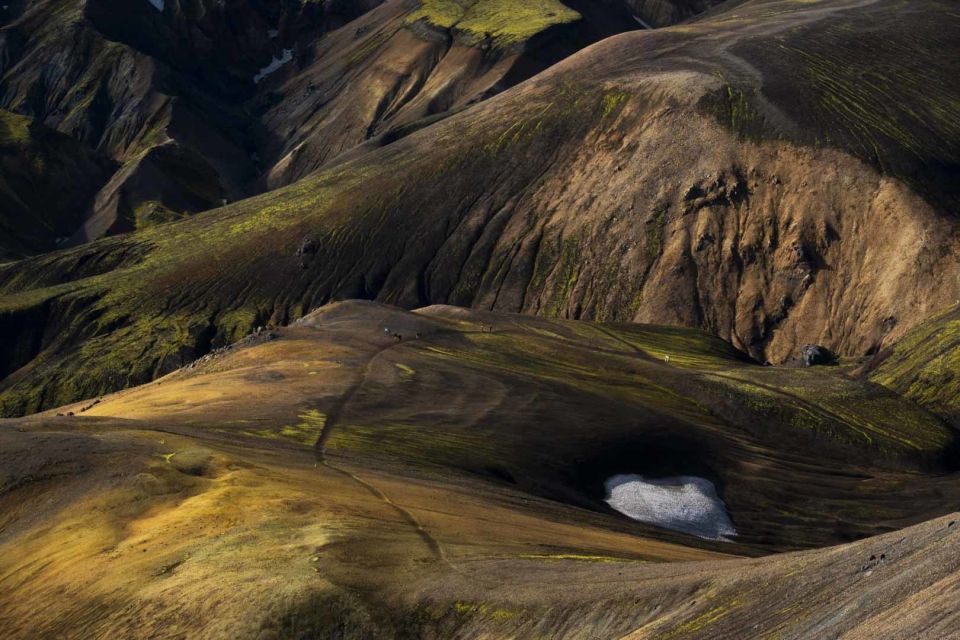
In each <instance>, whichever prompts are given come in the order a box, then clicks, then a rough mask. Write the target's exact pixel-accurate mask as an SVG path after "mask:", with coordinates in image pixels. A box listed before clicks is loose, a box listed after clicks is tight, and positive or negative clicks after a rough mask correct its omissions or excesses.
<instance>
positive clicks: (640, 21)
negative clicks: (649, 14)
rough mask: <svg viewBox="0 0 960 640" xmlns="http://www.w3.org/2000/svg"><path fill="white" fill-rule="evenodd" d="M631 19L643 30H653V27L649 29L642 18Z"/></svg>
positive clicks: (634, 17)
mask: <svg viewBox="0 0 960 640" xmlns="http://www.w3.org/2000/svg"><path fill="white" fill-rule="evenodd" d="M633 19H634V20H636V21H637V24H639V25H640V26H641V27H643V28H644V29H653V27H651V26H650V25H649V24H648V23H647V22H646V21H645V20H644V19H643V18H641V17H640V16H633Z"/></svg>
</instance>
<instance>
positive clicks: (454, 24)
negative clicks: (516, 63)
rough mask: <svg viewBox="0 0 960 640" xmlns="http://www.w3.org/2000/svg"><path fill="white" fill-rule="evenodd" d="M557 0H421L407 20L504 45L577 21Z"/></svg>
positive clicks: (575, 14)
mask: <svg viewBox="0 0 960 640" xmlns="http://www.w3.org/2000/svg"><path fill="white" fill-rule="evenodd" d="M580 18H581V16H580V14H579V13H577V12H576V11H574V10H572V9H570V8H569V7H567V6H566V5H564V4H563V3H561V2H558V1H557V0H527V1H524V0H421V5H420V8H419V9H417V10H416V11H414V12H413V13H412V14H410V16H409V17H408V19H407V21H408V23H413V22H416V21H418V20H423V21H425V22H427V23H428V24H430V25H432V26H434V27H437V28H440V29H451V30H454V31H455V32H456V33H457V34H458V36H460V37H462V38H464V39H466V40H467V41H468V42H470V43H482V42H488V41H489V42H490V43H491V44H492V45H493V46H495V47H500V48H505V47H511V46H514V45H518V44H520V43H523V42H524V41H526V40H529V39H530V38H532V37H533V36H535V35H537V34H538V33H541V32H543V31H545V30H546V29H549V28H550V27H553V26H556V25H561V24H568V23H572V22H576V21H577V20H580Z"/></svg>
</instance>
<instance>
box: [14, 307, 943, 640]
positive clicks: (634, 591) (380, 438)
mask: <svg viewBox="0 0 960 640" xmlns="http://www.w3.org/2000/svg"><path fill="white" fill-rule="evenodd" d="M384 325H386V326H389V327H390V328H391V330H392V331H394V332H401V333H402V334H403V335H404V336H405V339H404V340H403V341H402V342H400V343H397V342H395V341H394V340H393V338H392V337H391V336H390V335H389V334H384V332H383V330H382V326H384ZM491 328H492V332H491V331H490V329H491ZM417 332H420V337H419V339H416V338H413V337H412V336H416V333H417ZM277 336H278V337H277V338H276V339H273V340H268V339H265V338H264V337H263V336H261V337H260V338H257V339H254V340H251V341H247V342H245V343H244V344H243V345H240V346H237V347H235V348H234V349H232V350H230V351H229V352H227V353H225V354H221V355H219V356H218V357H215V358H211V359H208V360H206V361H205V362H203V363H201V364H199V365H198V366H196V367H195V368H193V369H190V370H186V371H183V372H180V373H178V374H176V375H173V376H169V377H166V378H164V379H163V380H160V381H157V382H154V383H152V384H150V385H146V386H144V387H140V388H137V389H131V390H127V391H124V392H121V393H118V394H114V395H111V396H107V397H105V398H103V399H102V400H101V401H100V402H99V403H91V402H86V403H83V404H78V405H75V406H73V407H65V408H63V409H61V410H60V412H61V413H63V412H65V411H67V410H70V411H73V412H74V413H75V414H76V415H71V416H55V415H53V413H52V412H51V413H49V414H46V415H39V416H32V417H30V418H25V419H19V420H15V421H3V422H0V469H2V470H3V474H2V475H0V529H2V532H3V533H2V535H0V628H3V629H4V631H5V632H6V634H7V636H8V637H11V638H31V637H36V636H38V635H40V636H58V635H81V636H98V635H103V636H111V637H114V636H115V637H130V638H139V637H153V636H155V635H169V634H183V635H203V634H204V633H207V634H215V635H226V636H230V637H237V638H244V637H262V636H263V635H270V636H272V637H277V638H298V637H305V636H306V637H326V636H329V635H332V634H336V635H337V636H338V637H344V638H369V637H398V638H420V637H443V638H479V637H517V638H542V637H544V636H547V637H551V638H582V637H585V636H590V635H594V636H596V635H601V636H603V637H607V636H613V637H635V638H697V637H704V636H711V637H712V636H715V637H739V636H740V635H742V633H743V630H744V629H750V630H751V633H755V634H757V635H758V636H761V637H762V636H763V635H773V636H779V637H783V638H809V637H821V636H824V635H827V636H831V637H832V636H842V635H843V634H844V633H845V632H853V631H857V632H861V633H862V632H864V630H868V631H869V632H870V634H871V636H870V637H874V638H888V637H889V638H895V637H902V636H903V634H904V633H905V632H907V635H910V636H911V637H912V636H915V635H916V636H919V635H920V633H919V632H920V631H926V632H928V633H930V634H933V635H935V636H937V637H946V636H947V635H949V630H950V629H952V628H954V626H955V624H956V621H955V615H945V614H944V612H945V611H946V612H950V611H953V608H952V607H951V606H950V603H951V600H950V599H951V598H952V596H953V593H954V591H953V589H954V588H955V587H954V585H955V584H956V580H957V578H956V576H957V575H958V574H957V568H958V563H960V555H958V554H957V553H956V549H957V544H958V542H957V540H958V538H957V534H956V530H955V524H956V523H955V522H954V524H953V525H951V524H950V520H951V519H946V518H945V519H943V520H939V521H933V522H929V523H926V524H924V525H921V526H919V527H915V528H911V529H907V530H904V531H898V532H896V533H891V534H889V535H887V536H881V537H876V538H870V539H868V540H863V541H861V542H859V543H856V544H853V545H844V546H839V547H834V548H832V549H830V550H815V551H807V552H802V553H791V554H785V555H774V556H767V557H763V558H752V559H748V558H730V557H729V556H726V557H725V556H723V555H721V553H723V552H726V553H731V552H732V553H746V554H749V555H754V554H756V553H757V552H758V551H769V550H771V549H776V548H781V547H783V546H793V545H802V546H806V545H810V544H822V543H825V542H836V541H840V540H842V539H844V537H845V536H852V537H859V536H861V535H863V533H865V532H868V531H869V532H876V531H880V530H884V529H886V528H888V527H891V526H900V525H904V524H907V523H909V522H912V521H914V520H915V519H917V518H920V517H924V516H927V515H930V514H931V513H934V512H938V511H940V510H942V509H943V508H944V507H943V505H944V502H945V500H946V501H950V500H951V499H952V498H953V497H954V496H955V495H956V482H955V476H947V477H940V478H938V477H935V476H931V475H928V474H927V473H925V472H923V471H922V470H921V469H920V468H918V467H917V466H916V464H915V463H914V462H911V461H910V458H911V456H912V455H913V454H914V452H915V450H914V448H913V445H909V444H907V443H906V442H905V438H904V437H903V436H907V437H908V438H909V439H910V440H912V441H915V442H916V443H917V444H920V443H926V444H922V445H920V446H926V447H932V449H931V451H932V450H933V449H935V448H936V447H938V446H939V444H938V443H942V441H943V436H944V433H945V432H944V430H943V428H942V425H940V423H938V422H937V421H936V420H935V419H933V418H931V417H930V416H929V415H928V414H924V413H923V412H922V411H919V410H917V409H916V408H915V407H911V406H910V405H909V404H908V403H905V402H904V401H902V400H897V399H896V398H895V397H894V396H892V395H891V394H889V393H885V392H883V391H882V390H880V389H878V388H877V387H875V386H873V385H870V384H869V383H865V382H862V381H861V382H856V381H851V380H847V379H845V378H843V377H842V376H841V375H840V374H838V373H836V372H835V371H834V370H821V371H819V372H818V373H819V375H818V379H820V380H821V381H823V383H822V385H821V386H819V387H816V388H814V389H811V390H810V392H809V393H806V394H801V393H798V388H809V384H810V382H809V380H806V379H805V377H806V376H807V374H808V373H809V372H806V371H789V370H784V371H777V370H771V369H769V368H765V367H760V366H758V365H756V364H752V363H750V362H749V361H747V360H745V359H744V358H743V357H742V355H740V354H739V353H737V352H736V351H735V350H733V349H731V348H730V347H729V346H728V345H727V344H726V343H724V342H722V341H719V340H717V339H716V338H713V337H711V336H708V335H706V334H704V333H702V332H698V331H692V330H684V329H675V328H663V327H653V326H621V325H611V324H592V323H583V322H569V321H556V320H545V319H536V318H529V317H522V316H513V315H505V314H487V313H479V312H471V311H466V310H462V309H453V308H449V307H446V308H437V307H433V308H429V309H425V310H422V311H421V312H420V313H416V314H411V313H407V312H403V311H400V310H397V309H392V308H389V307H385V306H382V305H374V304H370V303H345V304H341V305H335V306H331V307H327V308H324V309H322V310H320V311H319V312H318V313H316V314H311V316H310V317H309V318H307V319H306V321H305V322H304V323H302V324H301V325H298V326H293V327H288V328H284V329H281V330H279V331H278V332H277ZM663 355H670V356H671V359H670V363H666V362H665V361H664V360H663ZM743 379H749V380H751V381H752V383H754V384H756V385H760V384H763V385H765V392H764V393H765V394H769V395H770V396H772V397H775V398H776V399H777V404H778V405H779V406H782V407H784V410H786V411H796V410H802V411H804V412H807V413H809V414H811V415H816V416H819V417H820V418H821V419H822V420H824V421H825V422H831V423H832V424H833V429H832V430H827V431H819V432H817V433H813V432H811V431H810V429H809V425H808V424H806V423H804V424H801V423H795V422H792V421H789V420H781V419H778V417H777V416H769V415H764V414H763V411H762V410H761V409H758V408H756V407H751V405H752V404H753V403H754V401H755V399H756V396H757V391H756V390H754V389H745V388H744V387H743V386H742V385H740V384H739V383H736V384H734V382H735V381H737V380H743ZM830 386H832V387H835V388H836V389H838V390H843V391H844V393H843V398H842V399H835V398H829V397H827V396H825V395H824V394H823V389H825V388H828V387H830ZM877 397H884V398H887V399H889V400H888V402H889V404H888V407H893V408H894V409H895V410H894V411H884V412H879V413H878V412H876V411H874V410H873V409H871V408H870V407H871V404H872V400H873V399H875V398H877ZM338 407H339V408H338ZM897 407H899V408H898V409H897ZM897 411H900V412H902V413H904V415H906V414H909V415H912V416H913V417H912V418H911V419H910V420H909V421H907V420H904V419H903V418H902V417H897V416H896V415H895V413H896V412H897ZM725 412H732V413H733V414H734V415H736V416H737V418H738V420H731V419H730V417H729V416H726V415H725ZM841 412H842V414H843V415H844V416H846V419H839V418H838V415H840V414H841ZM865 422H869V423H870V424H872V425H873V426H874V431H873V433H874V435H878V434H880V433H885V434H887V435H886V436H884V437H875V438H874V439H873V440H872V441H871V442H870V443H869V444H867V445H866V446H862V445H861V444H859V443H858V444H857V445H856V446H855V447H854V448H852V449H851V448H850V447H849V445H848V444H847V443H846V442H845V438H844V437H842V435H843V434H844V433H846V434H848V435H849V436H850V438H851V439H853V440H856V439H858V438H860V437H861V434H862V429H863V423H865ZM908 423H909V424H908ZM325 428H332V429H333V430H334V431H333V433H331V434H330V437H329V439H328V441H327V444H328V447H327V449H326V455H325V458H324V460H323V462H322V463H320V464H318V462H317V460H316V457H315V451H314V448H313V446H312V443H313V442H314V440H315V439H316V438H317V437H318V434H319V433H320V432H321V430H322V429H325ZM798 434H799V435H801V436H802V437H804V438H807V439H808V441H807V442H806V443H805V445H804V446H802V447H800V446H792V444H791V440H792V438H794V437H796V436H797V435H798ZM678 440H683V441H685V443H686V446H684V447H680V446H677V444H676V443H677V442H678ZM671 445H673V446H671ZM851 453H854V457H852V458H851V456H850V454H851ZM612 454H619V457H617V456H616V455H612ZM857 459H859V460H862V461H861V462H857V461H855V460H857ZM491 465H497V468H491ZM564 469H565V470H566V471H567V473H566V474H564V473H563V472H562V471H563V470H564ZM577 470H581V471H584V472H583V473H579V474H577V473H570V472H571V471H577ZM587 471H592V472H587ZM621 471H633V472H641V473H654V474H657V473H676V472H684V471H685V472H695V473H706V474H707V475H709V476H710V477H712V478H713V479H714V480H716V481H718V483H719V484H718V486H719V488H720V491H721V495H722V496H723V499H724V500H725V502H726V504H727V506H728V508H729V509H730V510H731V512H732V514H733V518H734V522H735V523H736V525H737V527H738V530H740V532H741V533H742V537H741V539H740V540H739V542H740V543H741V544H737V543H714V542H705V541H700V540H695V539H692V538H689V537H686V536H680V535H677V534H671V533H669V532H665V531H660V530H656V529H654V528H651V527H648V526H645V525H640V524H637V523H633V522H630V521H628V520H626V519H624V518H622V517H620V516H618V515H616V514H614V513H612V512H611V511H609V510H608V509H606V508H605V507H604V506H603V504H602V503H601V502H600V498H601V497H602V496H597V495H596V489H597V485H599V484H600V483H601V482H602V479H603V478H605V477H606V474H609V473H615V472H621ZM543 496H547V497H550V498H552V499H550V500H544V499H543ZM571 503H572V504H571ZM575 505H579V506H575ZM584 507H585V508H584ZM764 530H765V531H766V532H767V533H766V535H758V534H759V533H760V532H762V531H764ZM66 541H69V544H66V543H65V542H66ZM742 543H746V544H742ZM718 552H720V553H718ZM881 554H882V555H881ZM571 584H572V585H576V588H573V589H571V588H570V586H569V585H571ZM64 594H69V597H64ZM38 609H39V610H40V611H42V613H38Z"/></svg>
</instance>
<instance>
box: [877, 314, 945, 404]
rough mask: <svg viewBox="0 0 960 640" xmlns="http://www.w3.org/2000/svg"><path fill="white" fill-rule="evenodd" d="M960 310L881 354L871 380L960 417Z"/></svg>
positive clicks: (926, 325) (909, 334) (912, 332)
mask: <svg viewBox="0 0 960 640" xmlns="http://www.w3.org/2000/svg"><path fill="white" fill-rule="evenodd" d="M958 372H960V312H958V311H957V309H956V308H954V309H951V310H948V311H946V312H944V313H942V314H940V315H939V316H937V317H935V318H931V319H930V321H928V322H926V323H924V324H922V325H920V326H919V327H917V328H915V329H914V330H912V331H911V332H910V333H908V334H907V336H906V337H904V338H903V339H902V340H900V341H898V342H897V343H896V344H894V345H892V346H891V347H890V348H888V349H885V350H884V351H882V352H880V353H879V354H877V356H876V358H875V359H874V361H873V362H872V363H871V364H870V365H869V366H868V369H867V372H866V373H867V376H868V377H869V379H870V380H872V381H874V382H876V383H879V384H882V385H883V386H885V387H889V388H890V389H893V390H894V391H896V392H897V393H900V394H903V395H905V396H906V397H908V398H910V399H912V400H913V401H915V402H916V403H917V404H919V405H921V406H923V407H926V408H927V409H929V410H931V411H934V412H935V413H938V414H940V415H943V416H946V417H948V418H950V419H952V420H953V421H957V420H960V374H958Z"/></svg>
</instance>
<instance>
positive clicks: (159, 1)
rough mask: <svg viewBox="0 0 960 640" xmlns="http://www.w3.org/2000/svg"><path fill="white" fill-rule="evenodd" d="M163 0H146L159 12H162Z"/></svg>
mask: <svg viewBox="0 0 960 640" xmlns="http://www.w3.org/2000/svg"><path fill="white" fill-rule="evenodd" d="M163 1H164V0H147V2H149V3H150V4H152V5H153V8H154V9H156V10H157V11H159V12H160V13H163Z"/></svg>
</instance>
